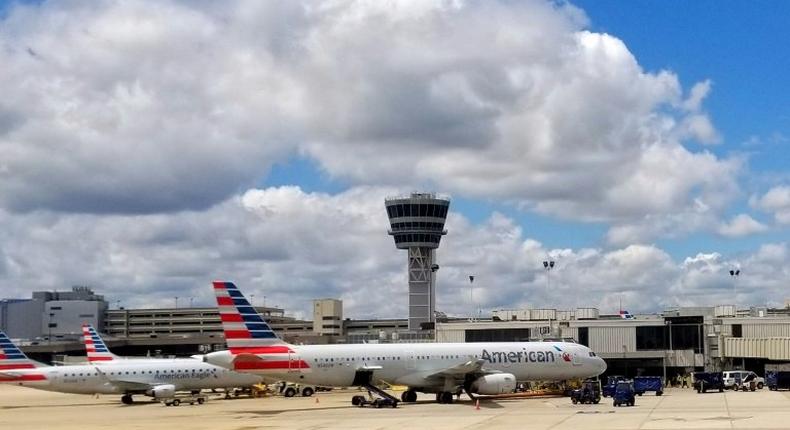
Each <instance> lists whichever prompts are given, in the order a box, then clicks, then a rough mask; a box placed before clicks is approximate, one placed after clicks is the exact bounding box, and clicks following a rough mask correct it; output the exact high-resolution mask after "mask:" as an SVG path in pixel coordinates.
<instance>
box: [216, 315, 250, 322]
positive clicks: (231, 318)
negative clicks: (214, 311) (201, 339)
mask: <svg viewBox="0 0 790 430" xmlns="http://www.w3.org/2000/svg"><path fill="white" fill-rule="evenodd" d="M219 319H220V320H221V321H222V322H244V319H242V317H241V314H219Z"/></svg>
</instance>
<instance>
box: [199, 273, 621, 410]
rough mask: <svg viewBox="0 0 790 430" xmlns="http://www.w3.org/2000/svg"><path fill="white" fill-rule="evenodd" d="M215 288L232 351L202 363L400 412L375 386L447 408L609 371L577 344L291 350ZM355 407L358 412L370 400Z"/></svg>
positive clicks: (232, 290) (238, 297) (225, 289)
mask: <svg viewBox="0 0 790 430" xmlns="http://www.w3.org/2000/svg"><path fill="white" fill-rule="evenodd" d="M213 286H214V293H215V295H216V299H217V305H218V307H219V314H220V318H221V320H222V328H223V330H224V332H225V339H226V341H227V344H228V350H225V351H216V352H211V353H208V354H206V355H204V360H205V361H207V362H209V363H213V364H216V365H219V366H223V367H227V368H229V369H233V370H236V371H238V372H245V373H254V374H258V375H264V376H266V377H268V378H273V379H280V380H284V381H288V382H294V383H302V384H311V385H321V386H334V387H348V386H361V387H364V388H367V390H368V393H369V394H373V393H375V394H376V395H378V396H379V397H380V398H384V399H388V400H389V401H390V404H394V405H397V402H398V399H397V398H395V397H393V396H392V395H390V394H389V393H386V392H385V391H383V390H380V389H378V388H377V387H376V385H378V384H381V383H383V382H385V383H388V384H396V385H404V386H407V387H408V389H407V390H406V391H404V392H403V394H402V395H401V398H400V401H403V402H415V401H416V400H417V392H423V393H435V394H436V401H437V402H438V403H445V404H446V403H452V401H453V395H454V394H460V393H461V392H462V391H465V392H466V393H467V394H468V395H469V397H470V398H473V399H474V394H484V395H489V394H504V393H509V392H513V390H514V389H515V387H516V383H517V381H518V382H521V381H535V380H542V381H545V380H565V379H573V378H588V377H594V376H598V375H600V374H601V373H603V372H604V371H605V370H606V363H605V362H604V361H603V359H601V358H600V357H598V356H597V355H596V354H595V353H594V352H592V351H591V350H590V349H589V348H587V347H586V346H584V345H579V344H576V343H572V342H481V343H395V344H345V345H291V344H288V343H286V342H283V341H282V340H281V339H280V338H278V337H277V335H276V334H275V333H274V331H272V329H271V327H269V325H268V324H267V323H266V321H265V320H264V319H263V317H262V316H261V315H260V314H258V313H257V312H256V311H255V309H254V308H253V307H252V306H251V305H250V302H249V301H247V299H246V298H245V297H244V295H243V294H242V293H241V291H239V289H238V288H237V287H236V285H234V284H233V283H232V282H224V281H215V282H214V283H213ZM351 401H352V404H354V405H359V404H360V403H362V402H364V397H362V396H354V397H353V398H352V400H351Z"/></svg>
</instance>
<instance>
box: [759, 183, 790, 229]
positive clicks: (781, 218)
mask: <svg viewBox="0 0 790 430" xmlns="http://www.w3.org/2000/svg"><path fill="white" fill-rule="evenodd" d="M750 203H751V205H752V206H753V207H756V208H759V209H762V210H764V211H766V212H769V213H772V214H773V216H774V219H775V220H776V222H777V223H779V224H790V187H789V186H786V185H780V186H776V187H773V188H771V189H770V190H768V192H766V193H765V194H763V195H762V196H761V197H752V198H751V199H750Z"/></svg>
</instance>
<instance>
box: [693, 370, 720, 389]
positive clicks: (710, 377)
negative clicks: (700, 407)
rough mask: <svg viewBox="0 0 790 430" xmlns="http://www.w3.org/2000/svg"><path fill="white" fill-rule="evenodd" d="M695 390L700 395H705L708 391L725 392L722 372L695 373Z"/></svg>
mask: <svg viewBox="0 0 790 430" xmlns="http://www.w3.org/2000/svg"><path fill="white" fill-rule="evenodd" d="M692 376H693V377H694V389H695V390H697V392H698V393H705V392H707V391H708V390H719V392H720V393H721V392H722V391H724V378H723V376H722V373H721V372H694V373H692Z"/></svg>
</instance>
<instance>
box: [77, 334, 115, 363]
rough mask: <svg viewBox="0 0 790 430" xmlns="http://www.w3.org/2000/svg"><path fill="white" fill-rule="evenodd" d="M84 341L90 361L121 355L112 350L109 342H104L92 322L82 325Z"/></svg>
mask: <svg viewBox="0 0 790 430" xmlns="http://www.w3.org/2000/svg"><path fill="white" fill-rule="evenodd" d="M82 341H83V343H84V344H85V350H86V351H87V352H88V361H89V362H91V363H98V362H102V361H114V360H119V359H120V357H118V356H117V355H115V354H113V353H112V352H110V349H109V348H107V344H105V343H104V340H102V338H101V336H99V333H98V332H97V331H96V329H95V328H93V326H92V325H90V324H83V325H82Z"/></svg>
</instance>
